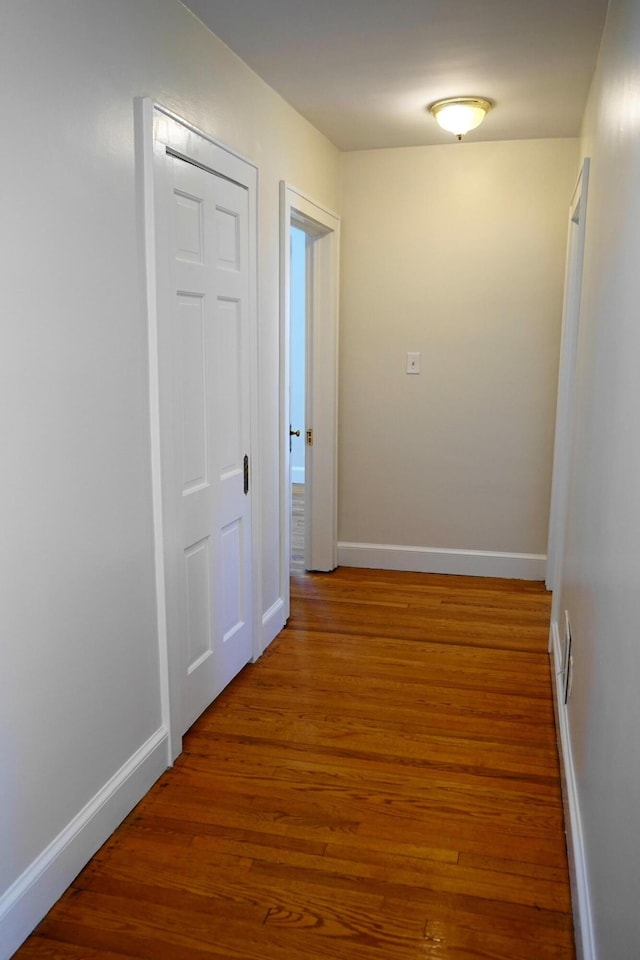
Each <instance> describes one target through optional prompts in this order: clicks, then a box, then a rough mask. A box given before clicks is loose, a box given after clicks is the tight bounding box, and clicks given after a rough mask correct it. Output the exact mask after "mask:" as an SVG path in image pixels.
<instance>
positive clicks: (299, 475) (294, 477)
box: [291, 467, 304, 483]
mask: <svg viewBox="0 0 640 960" xmlns="http://www.w3.org/2000/svg"><path fill="white" fill-rule="evenodd" d="M291 483H304V467H291Z"/></svg>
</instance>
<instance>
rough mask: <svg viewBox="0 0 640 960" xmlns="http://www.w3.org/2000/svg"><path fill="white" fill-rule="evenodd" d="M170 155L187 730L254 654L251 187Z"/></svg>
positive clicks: (175, 493) (174, 506)
mask: <svg viewBox="0 0 640 960" xmlns="http://www.w3.org/2000/svg"><path fill="white" fill-rule="evenodd" d="M168 160H169V162H170V163H171V164H172V167H173V192H172V234H173V238H174V241H175V246H174V257H173V263H172V267H173V271H174V275H173V280H172V286H173V289H174V294H175V299H174V307H173V321H172V324H171V327H172V329H171V330H170V332H169V334H168V336H169V339H170V347H171V355H172V366H173V371H172V379H173V390H172V394H173V397H174V404H175V410H174V417H173V425H174V426H173V431H174V438H175V440H174V444H173V446H174V453H175V456H176V457H177V459H178V460H179V462H180V468H179V469H178V470H177V471H173V476H174V477H175V478H176V480H177V482H175V483H174V489H173V490H170V491H168V494H167V495H168V497H169V499H170V501H172V503H170V504H169V508H170V509H171V510H172V512H173V514H174V522H175V529H176V538H175V539H176V541H177V544H178V552H179V554H180V560H179V561H178V563H177V567H176V570H177V578H176V582H177V589H178V593H179V597H178V598H177V606H178V608H179V616H178V618H177V622H178V629H179V630H180V633H181V672H182V695H181V701H182V706H181V727H182V732H184V731H185V730H187V729H188V728H189V727H190V726H191V724H192V723H193V722H194V720H195V719H196V718H197V717H198V716H199V715H200V714H201V713H202V711H203V710H205V709H206V707H207V706H208V705H209V704H210V703H211V701H212V700H213V699H214V698H215V697H216V696H217V695H218V694H219V693H220V692H221V691H222V690H223V688H224V687H225V686H226V685H227V684H228V683H229V681H230V680H232V679H233V677H234V676H235V675H236V674H237V673H238V671H239V670H240V669H241V668H242V667H243V666H244V665H245V664H246V663H247V662H248V661H249V660H250V658H251V656H252V629H251V625H252V615H251V611H252V596H251V492H250V486H249V483H250V464H249V448H250V444H249V441H250V436H249V428H250V406H249V405H250V382H249V378H250V346H249V322H250V318H249V257H248V195H247V190H246V188H245V187H243V186H241V185H239V184H237V183H234V182H232V181H231V180H229V179H226V178H224V177H221V176H216V175H215V174H214V173H212V172H209V171H207V170H204V169H202V168H201V167H199V166H196V165H194V164H192V163H188V162H186V161H185V160H183V159H180V158H178V157H175V156H174V157H171V158H168Z"/></svg>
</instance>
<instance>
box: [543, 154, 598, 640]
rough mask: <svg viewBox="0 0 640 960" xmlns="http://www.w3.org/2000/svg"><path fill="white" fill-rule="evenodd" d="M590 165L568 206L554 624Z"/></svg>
mask: <svg viewBox="0 0 640 960" xmlns="http://www.w3.org/2000/svg"><path fill="white" fill-rule="evenodd" d="M589 164H590V160H589V158H588V157H585V159H584V160H583V163H582V167H581V169H580V173H579V174H578V180H577V182H576V186H575V189H574V192H573V196H572V198H571V204H570V207H569V226H568V236H567V261H566V268H565V289H564V303H563V310H562V334H561V340H560V365H559V371H558V399H557V404H556V430H555V440H554V453H553V474H552V481H551V503H550V507H549V539H548V544H547V572H546V578H545V579H546V586H547V589H548V590H552V591H553V600H552V613H551V622H552V623H554V622H557V621H558V618H559V611H558V605H559V603H560V593H561V585H562V559H563V555H564V546H565V534H566V527H567V508H568V501H569V483H570V472H571V453H572V451H571V442H572V436H573V422H574V412H575V389H576V365H577V358H578V336H579V326H580V302H581V297H582V273H583V263H584V244H585V232H586V214H587V191H588V188H589Z"/></svg>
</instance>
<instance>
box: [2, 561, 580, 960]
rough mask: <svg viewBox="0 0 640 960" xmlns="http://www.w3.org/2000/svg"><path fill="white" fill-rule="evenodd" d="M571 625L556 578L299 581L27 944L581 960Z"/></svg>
mask: <svg viewBox="0 0 640 960" xmlns="http://www.w3.org/2000/svg"><path fill="white" fill-rule="evenodd" d="M548 620H549V596H548V595H547V594H546V593H545V591H544V588H543V586H542V585H540V584H537V583H535V584H534V583H526V582H522V581H503V580H496V579H491V580H481V579H479V578H466V577H447V576H439V575H438V576H432V575H425V574H403V573H398V572H396V571H367V570H354V569H348V568H340V569H338V570H337V571H335V572H334V573H333V574H331V575H320V574H313V575H305V576H300V577H296V578H294V579H293V580H292V616H291V621H290V624H289V626H288V627H287V628H286V629H285V630H284V631H283V632H282V634H281V635H280V636H279V637H278V638H277V639H276V640H275V641H274V643H273V644H272V645H271V647H270V648H269V650H268V651H267V652H266V653H265V655H264V656H263V657H262V658H261V660H260V661H258V663H256V664H253V665H249V666H248V667H247V668H246V669H245V670H244V671H243V672H242V673H241V674H240V675H239V676H238V677H237V678H236V680H235V681H233V682H232V683H231V684H230V686H229V687H228V688H227V689H226V690H225V691H224V692H223V694H222V695H221V696H220V698H219V699H218V700H217V701H216V703H214V704H213V705H212V707H211V708H210V709H209V710H207V711H206V712H205V714H204V715H203V716H202V717H201V718H200V720H199V721H197V723H196V724H195V725H194V727H193V728H192V729H191V731H189V733H188V734H187V736H186V737H185V740H184V752H183V754H182V755H181V756H180V757H179V758H178V760H177V762H176V764H175V766H174V767H173V768H172V769H171V770H168V771H167V772H166V773H165V774H164V775H163V777H162V778H161V780H160V781H159V782H158V783H157V784H156V785H155V787H154V788H153V789H152V790H151V791H150V792H149V794H148V795H147V796H146V797H145V798H144V799H143V800H142V802H141V803H140V804H139V805H138V806H137V807H136V809H135V810H134V811H132V813H131V814H130V815H129V816H128V817H127V819H126V821H125V822H124V823H123V824H122V826H121V827H120V828H119V829H118V831H116V833H115V834H114V835H113V837H112V838H111V839H110V840H109V841H108V842H107V843H106V844H105V845H104V847H103V848H102V849H101V850H100V851H98V853H97V854H96V856H95V857H94V858H93V860H92V861H91V862H90V863H89V864H88V865H87V866H86V867H85V869H84V870H83V871H82V872H81V873H80V875H79V876H78V877H77V878H76V880H75V881H74V884H73V885H72V887H71V888H70V890H69V891H67V893H66V894H65V896H64V897H63V898H62V899H61V900H60V901H59V903H58V904H56V906H55V907H54V908H53V909H52V910H51V911H50V913H49V914H48V915H47V917H46V918H45V919H44V921H43V922H42V923H41V924H40V926H39V927H38V929H37V930H36V931H35V933H34V935H33V936H32V937H30V938H29V940H28V941H27V942H26V943H25V945H24V946H23V947H22V948H21V950H19V951H18V953H17V954H16V960H38V958H45V960H46V958H48V960H80V958H82V960H187V958H189V960H198V958H202V960H205V958H206V960H211V958H213V960H217V958H222V957H224V958H226V960H417V958H419V957H420V958H423V960H425V958H431V960H474V958H475V960H480V958H483V960H560V958H562V960H571V958H573V957H574V948H573V938H572V918H571V905H570V899H569V883H568V875H567V862H566V851H565V846H564V831H563V819H562V800H561V794H560V782H559V770H558V761H557V752H556V743H555V729H554V718H553V709H552V701H551V685H550V675H549V660H548V655H547V637H548Z"/></svg>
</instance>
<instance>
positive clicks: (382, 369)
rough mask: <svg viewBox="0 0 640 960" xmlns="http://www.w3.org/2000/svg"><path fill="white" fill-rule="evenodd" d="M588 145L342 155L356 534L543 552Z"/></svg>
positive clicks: (350, 493) (346, 384) (345, 348)
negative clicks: (564, 318)
mask: <svg viewBox="0 0 640 960" xmlns="http://www.w3.org/2000/svg"><path fill="white" fill-rule="evenodd" d="M577 159H578V149H577V141H575V140H539V141H513V142H505V143H457V142H453V143H452V144H451V145H445V146H435V147H417V148H410V149H404V150H374V151H363V152H359V153H351V154H345V155H343V157H342V197H343V200H342V216H343V233H342V244H343V266H342V277H343V282H342V311H341V320H340V322H341V370H340V519H339V538H340V540H341V541H349V542H352V543H360V544H367V543H369V544H379V545H390V544H399V545H402V546H409V547H415V548H437V549H440V550H442V551H444V552H445V553H446V552H447V551H451V550H471V551H481V552H487V553H495V554H507V555H508V554H533V555H544V554H545V552H546V540H547V524H548V505H549V485H550V477H551V458H552V448H553V428H554V413H555V399H556V379H557V365H558V344H559V333H560V321H561V311H562V287H563V275H564V252H565V244H566V215H567V209H568V203H569V200H570V197H571V193H572V188H573V185H574V181H575V176H576V169H577ZM407 351H420V352H421V354H422V373H421V374H420V375H419V376H407V374H406V373H405V355H406V353H407ZM415 558H416V559H417V560H418V562H420V558H419V556H417V555H416V557H415ZM537 569H538V571H539V573H540V575H541V576H544V564H543V561H541V562H540V563H539V565H538V568H537ZM459 572H462V571H459ZM470 572H471V571H470ZM513 575H517V573H514V574H513Z"/></svg>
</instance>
